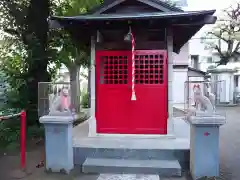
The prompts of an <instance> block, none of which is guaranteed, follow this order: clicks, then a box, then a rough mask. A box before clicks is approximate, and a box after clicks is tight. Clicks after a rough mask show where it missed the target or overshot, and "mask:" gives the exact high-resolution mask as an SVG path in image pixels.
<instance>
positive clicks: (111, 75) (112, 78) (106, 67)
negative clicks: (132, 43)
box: [101, 56, 128, 84]
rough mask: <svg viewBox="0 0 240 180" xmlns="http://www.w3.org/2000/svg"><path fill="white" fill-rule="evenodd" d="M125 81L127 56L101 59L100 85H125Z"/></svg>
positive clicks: (103, 57) (126, 76)
mask: <svg viewBox="0 0 240 180" xmlns="http://www.w3.org/2000/svg"><path fill="white" fill-rule="evenodd" d="M127 79H128V57H127V56H102V57H101V84H127V83H128V80H127Z"/></svg>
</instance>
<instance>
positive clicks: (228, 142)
mask: <svg viewBox="0 0 240 180" xmlns="http://www.w3.org/2000/svg"><path fill="white" fill-rule="evenodd" d="M219 111H221V112H226V115H227V124H226V125H224V126H222V127H221V132H220V152H221V165H220V166H221V167H220V169H221V177H220V178H219V179H220V180H240V139H239V135H240V107H228V108H223V107H221V108H219ZM176 116H181V113H180V112H176ZM42 159H43V147H42V146H40V147H37V149H36V150H33V151H32V152H29V153H28V166H29V170H30V172H31V173H32V174H30V175H29V176H28V177H26V178H24V179H23V180H96V179H97V177H98V176H96V175H87V176H86V175H80V174H79V171H78V170H76V171H75V172H74V173H73V174H72V175H71V176H64V175H58V174H46V173H45V172H44V169H43V168H40V169H37V168H35V165H36V163H38V162H39V161H40V160H42ZM18 165H19V158H18V156H10V155H6V156H2V157H0V180H11V179H12V178H10V177H9V175H10V174H11V173H12V170H14V169H16V168H18ZM161 180H166V179H161Z"/></svg>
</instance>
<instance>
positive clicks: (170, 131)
mask: <svg viewBox="0 0 240 180" xmlns="http://www.w3.org/2000/svg"><path fill="white" fill-rule="evenodd" d="M166 41H167V53H168V125H167V133H168V134H173V132H174V123H173V119H172V117H173V98H172V97H173V93H172V84H173V35H172V29H171V28H168V29H166Z"/></svg>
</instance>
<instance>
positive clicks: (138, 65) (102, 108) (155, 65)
mask: <svg viewBox="0 0 240 180" xmlns="http://www.w3.org/2000/svg"><path fill="white" fill-rule="evenodd" d="M131 57H132V54H131V51H97V52H96V122H97V132H98V133H111V134H166V133H167V118H168V113H167V97H168V95H167V94H168V93H167V53H166V51H164V50H150V51H149V50H147V51H145V50H139V51H136V52H135V92H136V98H137V99H136V101H132V100H131V95H132V88H131V87H132V61H131Z"/></svg>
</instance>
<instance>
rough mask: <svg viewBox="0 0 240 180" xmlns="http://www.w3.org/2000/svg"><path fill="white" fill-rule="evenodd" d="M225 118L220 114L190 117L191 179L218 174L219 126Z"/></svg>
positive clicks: (195, 179)
mask: <svg viewBox="0 0 240 180" xmlns="http://www.w3.org/2000/svg"><path fill="white" fill-rule="evenodd" d="M225 120H226V119H225V117H224V116H220V115H213V116H192V117H190V119H189V122H190V124H191V130H190V172H191V175H192V178H193V180H197V179H198V178H201V177H204V176H207V177H213V176H219V127H220V126H221V125H223V124H224V123H225Z"/></svg>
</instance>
